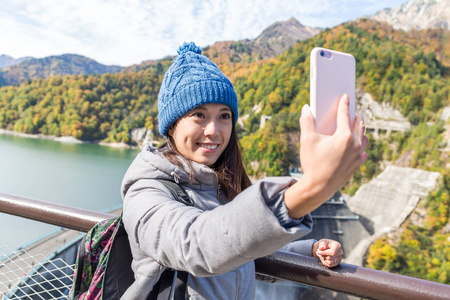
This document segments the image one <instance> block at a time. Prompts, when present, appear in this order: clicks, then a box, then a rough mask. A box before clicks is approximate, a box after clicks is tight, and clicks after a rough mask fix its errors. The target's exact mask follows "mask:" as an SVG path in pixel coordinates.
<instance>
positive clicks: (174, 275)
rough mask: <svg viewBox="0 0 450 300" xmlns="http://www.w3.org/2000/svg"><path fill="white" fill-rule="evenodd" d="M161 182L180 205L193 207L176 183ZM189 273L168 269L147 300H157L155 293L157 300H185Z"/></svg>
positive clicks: (184, 192) (160, 180)
mask: <svg viewBox="0 0 450 300" xmlns="http://www.w3.org/2000/svg"><path fill="white" fill-rule="evenodd" d="M157 180H158V181H159V182H161V183H162V184H164V186H165V187H166V188H167V189H168V190H169V191H170V193H171V194H172V196H173V197H174V198H175V200H177V201H178V202H180V203H183V204H184V205H187V206H193V205H194V201H192V199H191V198H190V197H189V196H188V195H187V193H186V191H185V190H184V189H183V188H182V187H181V186H179V185H178V184H177V183H176V182H173V181H171V180H166V179H157ZM188 275H189V273H188V272H185V271H178V270H173V269H169V268H167V269H166V270H165V271H164V272H163V273H162V274H161V278H160V280H159V281H158V283H157V285H155V287H154V288H153V291H152V292H153V293H150V295H149V297H148V298H147V299H155V298H152V297H155V296H156V295H155V294H154V292H155V291H158V293H157V300H165V299H174V300H182V299H185V295H186V290H187V279H188Z"/></svg>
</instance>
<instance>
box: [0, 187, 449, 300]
mask: <svg viewBox="0 0 450 300" xmlns="http://www.w3.org/2000/svg"><path fill="white" fill-rule="evenodd" d="M0 212H3V213H8V214H12V215H16V216H20V217H24V218H28V219H32V220H36V221H41V222H45V223H49V224H53V225H57V226H62V227H65V228H69V229H74V230H78V231H83V232H86V231H88V230H89V229H90V228H92V226H94V225H95V224H96V223H98V222H100V221H102V220H105V219H108V218H111V217H114V216H113V215H111V214H106V213H100V212H94V211H90V210H86V209H82V208H76V207H72V206H68V205H63V204H57V203H54V202H48V201H43V200H37V199H31V198H26V197H22V196H15V195H8V194H4V193H0ZM255 266H256V271H257V272H258V273H259V274H262V275H267V276H272V277H276V278H280V279H284V280H290V281H293V282H298V283H305V284H308V285H313V286H318V287H322V288H326V289H331V290H335V291H338V292H343V293H347V294H351V295H355V296H358V297H363V298H369V299H380V300H394V299H395V300H398V299H400V300H401V299H405V300H411V299H421V300H428V299H429V300H440V299H442V300H444V299H446V300H448V299H449V295H450V286H449V285H445V284H441V283H436V282H432V281H427V280H422V279H417V278H413V277H408V276H403V275H398V274H393V273H388V272H383V271H377V270H372V269H368V268H364V267H359V266H354V265H349V264H344V263H341V264H340V265H339V266H338V267H335V268H331V269H330V268H327V267H325V266H323V265H322V264H320V262H319V260H318V259H315V258H312V257H307V256H303V255H298V254H293V253H289V252H283V251H277V252H276V253H274V254H272V255H268V256H266V257H263V258H259V259H257V260H256V261H255Z"/></svg>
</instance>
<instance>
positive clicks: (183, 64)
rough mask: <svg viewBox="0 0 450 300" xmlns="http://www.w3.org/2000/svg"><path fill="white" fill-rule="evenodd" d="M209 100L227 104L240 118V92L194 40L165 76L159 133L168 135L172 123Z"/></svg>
mask: <svg viewBox="0 0 450 300" xmlns="http://www.w3.org/2000/svg"><path fill="white" fill-rule="evenodd" d="M207 103H220V104H225V105H227V106H229V107H230V108H231V111H232V112H233V118H234V120H233V121H234V122H235V123H236V122H237V119H238V103H237V96H236V92H235V91H234V88H233V84H232V83H231V81H230V80H229V79H228V78H227V77H226V76H225V75H224V74H223V73H222V72H221V71H220V70H219V68H218V67H217V66H216V65H215V64H214V63H213V62H212V61H210V60H209V58H207V57H206V56H203V55H202V49H201V48H200V47H198V46H196V45H195V44H194V43H193V42H191V43H184V44H183V45H182V46H181V47H180V48H179V49H178V56H177V57H175V59H174V60H173V64H172V65H171V66H170V68H169V70H168V71H167V72H166V74H165V75H164V79H163V82H162V84H161V88H160V90H159V96H158V110H159V114H158V122H159V132H160V133H161V134H162V135H163V136H167V133H168V131H169V128H170V126H172V124H173V123H175V122H176V121H177V120H178V119H180V118H181V117H182V116H184V115H185V114H186V113H187V112H188V111H190V110H192V109H194V108H196V107H197V106H199V105H202V104H207Z"/></svg>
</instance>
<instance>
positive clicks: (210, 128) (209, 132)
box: [204, 121, 219, 136]
mask: <svg viewBox="0 0 450 300" xmlns="http://www.w3.org/2000/svg"><path fill="white" fill-rule="evenodd" d="M204 132H205V136H216V135H218V134H219V130H218V128H217V124H216V122H214V121H211V122H209V123H208V124H206V127H205V131H204Z"/></svg>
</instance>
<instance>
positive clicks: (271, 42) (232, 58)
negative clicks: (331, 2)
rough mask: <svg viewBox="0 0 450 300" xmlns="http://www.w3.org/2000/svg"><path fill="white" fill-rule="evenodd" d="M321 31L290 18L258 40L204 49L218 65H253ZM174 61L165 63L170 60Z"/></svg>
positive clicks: (150, 63)
mask: <svg viewBox="0 0 450 300" xmlns="http://www.w3.org/2000/svg"><path fill="white" fill-rule="evenodd" d="M320 31H321V29H319V28H313V27H309V26H304V25H302V24H301V23H300V22H299V21H298V20H297V19H295V18H290V19H289V20H286V21H280V22H275V23H274V24H272V25H271V26H269V27H268V28H266V29H265V30H264V31H263V32H262V33H261V34H260V35H259V36H258V37H256V38H255V39H245V40H239V41H222V42H216V43H214V44H213V45H211V46H208V47H205V48H204V49H203V54H204V55H206V56H208V57H209V58H210V59H211V60H213V61H214V62H215V63H216V64H218V65H221V66H223V65H230V64H236V63H250V62H254V61H258V60H261V59H267V58H271V57H275V56H278V55H280V54H282V53H283V52H285V51H286V50H287V49H289V48H291V47H292V46H294V45H295V44H296V43H298V42H299V41H302V40H305V39H308V38H311V37H313V36H315V35H317V34H319V33H320ZM169 59H170V58H166V59H163V60H161V61H168V60H169ZM158 62H160V61H145V62H142V63H141V64H139V65H135V66H131V67H127V68H124V69H123V70H122V72H130V71H136V70H142V69H147V68H155V66H158ZM223 71H224V73H225V74H226V75H231V73H232V72H233V71H235V69H231V70H228V69H227V67H226V66H225V69H224V70H223Z"/></svg>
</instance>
